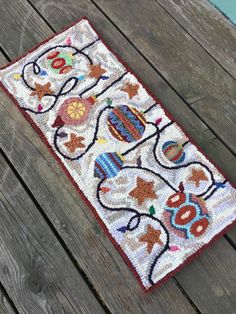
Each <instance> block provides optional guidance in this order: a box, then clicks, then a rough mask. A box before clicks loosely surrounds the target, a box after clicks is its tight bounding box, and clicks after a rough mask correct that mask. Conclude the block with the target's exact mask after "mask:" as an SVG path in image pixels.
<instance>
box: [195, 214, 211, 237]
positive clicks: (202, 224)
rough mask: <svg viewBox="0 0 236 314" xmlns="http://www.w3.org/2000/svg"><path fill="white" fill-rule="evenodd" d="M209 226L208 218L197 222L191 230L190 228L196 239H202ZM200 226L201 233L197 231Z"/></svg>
mask: <svg viewBox="0 0 236 314" xmlns="http://www.w3.org/2000/svg"><path fill="white" fill-rule="evenodd" d="M208 225H209V221H208V219H207V218H201V219H199V220H197V221H195V222H194V223H193V224H192V226H191V228H190V232H191V233H192V235H194V236H195V237H200V236H201V235H202V234H203V233H204V232H205V230H206V228H207V227H208ZM199 226H202V227H203V228H202V230H201V231H200V232H198V231H197V228H198V227H199Z"/></svg>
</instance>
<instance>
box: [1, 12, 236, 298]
mask: <svg viewBox="0 0 236 314" xmlns="http://www.w3.org/2000/svg"><path fill="white" fill-rule="evenodd" d="M82 20H87V21H88V23H89V24H90V26H91V27H92V29H93V30H94V32H95V33H96V34H97V36H98V37H99V39H100V40H101V42H102V43H103V44H104V45H105V46H106V47H107V49H108V50H109V51H110V52H111V53H113V54H114V55H115V57H116V58H117V59H118V61H119V62H120V63H121V64H122V65H123V66H124V67H125V68H126V69H127V71H129V72H130V73H132V74H133V75H134V76H135V78H136V79H137V80H138V82H139V83H140V84H141V85H142V86H143V88H144V89H145V90H146V92H147V93H148V94H149V95H150V96H151V97H152V98H153V99H154V100H155V102H156V103H158V104H160V105H161V107H162V109H163V110H164V112H165V114H166V116H167V117H168V118H169V119H171V120H172V121H175V122H176V123H177V124H178V126H179V127H180V128H181V130H182V132H183V133H184V134H185V136H186V137H188V138H189V140H190V141H191V142H192V144H194V145H195V146H196V147H197V149H198V150H199V151H200V152H201V153H202V154H203V155H204V156H205V157H206V159H208V161H210V162H211V163H212V164H213V165H214V167H215V168H216V169H217V170H218V171H219V172H220V173H221V174H222V175H223V176H224V177H225V178H226V179H227V176H226V175H225V174H224V172H223V171H222V170H221V169H220V167H219V166H217V165H215V163H214V161H213V160H212V159H211V158H209V157H208V156H207V155H206V154H205V152H203V151H202V149H201V148H200V147H199V146H198V144H197V143H196V142H195V140H193V139H192V137H191V136H189V135H188V134H187V133H186V132H185V130H184V128H183V127H182V125H181V124H179V122H178V121H176V119H175V118H174V117H173V116H172V115H171V114H170V113H169V112H168V111H167V110H166V108H165V106H164V105H163V103H162V102H161V101H160V100H159V99H158V98H157V97H156V96H155V95H154V94H153V93H152V92H151V91H150V90H149V89H148V88H147V86H146V85H145V84H144V83H143V82H142V80H140V79H139V78H138V77H137V76H136V75H135V73H134V72H133V71H132V70H131V69H130V68H129V66H128V65H127V64H126V63H125V62H124V61H123V60H122V59H121V58H120V56H119V55H118V54H117V53H115V52H114V51H113V50H112V49H111V48H110V47H109V46H108V45H107V43H106V42H105V41H104V39H103V37H102V36H101V35H100V34H98V32H97V31H96V29H95V27H94V26H93V24H92V23H91V22H90V20H89V19H88V18H87V17H86V16H83V17H81V18H80V19H78V20H77V21H76V22H73V23H71V24H70V25H69V26H67V27H65V28H63V29H62V30H61V31H59V32H57V33H54V34H53V35H52V36H50V37H49V38H47V39H46V40H44V41H42V42H40V43H39V44H37V45H36V46H34V47H33V48H32V49H30V50H29V51H28V52H27V53H25V54H23V55H22V56H20V57H19V58H16V59H15V60H13V61H11V62H10V63H8V64H6V65H4V66H3V67H0V70H3V69H5V68H7V67H8V66H10V65H12V64H13V63H15V62H17V61H19V60H20V59H22V58H24V57H26V56H27V55H28V54H30V53H32V52H33V51H34V50H36V49H37V48H39V47H40V46H41V45H43V44H45V43H47V42H48V41H49V40H51V39H53V38H54V37H55V36H57V35H59V34H61V33H63V32H64V31H66V30H67V29H69V28H70V27H72V26H74V25H76V24H77V23H79V22H80V21H82ZM0 87H1V88H2V90H3V91H4V92H5V93H6V94H7V95H8V96H9V97H10V98H11V100H12V101H13V102H14V104H15V105H16V107H17V108H18V109H19V111H20V112H21V113H22V114H23V116H24V117H25V118H26V120H27V121H28V122H29V123H30V124H31V126H32V127H33V128H34V130H35V131H36V132H37V133H38V135H39V137H40V138H41V139H42V141H43V142H44V143H45V144H46V146H47V147H48V149H49V151H50V153H51V154H52V156H53V157H54V158H55V159H56V160H57V162H58V163H59V164H60V166H61V167H62V169H63V171H64V172H65V174H66V175H67V177H68V178H69V180H70V182H71V183H72V184H73V186H74V187H75V189H76V190H77V191H78V192H79V194H80V196H81V198H82V199H83V201H84V202H85V203H86V204H87V205H88V207H89V208H90V209H91V210H92V212H93V214H94V216H95V218H96V219H97V221H98V222H99V224H100V225H101V227H102V229H103V231H104V233H105V234H106V235H107V236H108V238H109V239H110V241H111V242H112V244H113V245H114V247H115V248H116V250H117V251H118V252H119V253H120V255H121V256H122V258H123V259H124V261H125V263H126V264H127V265H128V267H129V268H130V270H131V271H132V272H133V274H134V276H135V277H136V279H137V281H138V283H139V284H140V286H141V288H142V289H143V290H144V292H150V291H152V290H153V289H155V288H156V287H158V286H160V285H161V284H163V283H164V282H166V281H167V280H168V279H170V278H171V277H173V276H174V275H175V274H176V273H177V272H178V271H180V270H181V269H182V268H183V267H184V266H185V265H187V264H189V263H190V262H191V261H192V260H193V259H194V258H195V257H197V256H198V255H199V254H200V253H201V252H202V251H204V250H205V249H206V248H207V247H208V246H210V245H211V244H212V243H213V242H214V241H216V240H217V239H219V238H220V237H222V236H223V235H224V234H225V233H226V232H228V231H229V230H230V229H231V228H232V227H233V226H234V225H235V224H236V219H235V220H234V221H233V222H232V223H231V224H230V225H228V226H226V227H225V228H224V229H223V230H221V231H220V232H219V233H218V234H216V235H215V236H214V237H213V238H212V239H211V240H210V241H209V242H208V243H206V244H204V245H203V246H202V247H201V248H200V249H199V250H198V251H196V252H195V253H193V254H192V255H191V256H189V257H188V258H187V259H186V260H185V261H184V262H183V263H182V264H181V265H179V266H178V267H177V268H176V269H174V270H173V271H171V272H170V273H168V274H167V275H166V276H165V277H164V278H162V279H161V280H159V281H158V282H157V283H156V284H154V285H153V286H152V287H150V288H146V287H145V286H144V285H143V283H142V281H141V279H140V276H139V274H138V272H137V271H136V269H135V268H134V266H133V265H132V263H131V262H130V260H129V258H128V256H127V255H126V254H125V252H124V251H123V249H122V248H121V246H120V245H119V244H118V243H117V242H116V240H115V239H114V238H113V236H112V235H111V233H110V232H109V230H108V229H107V227H106V225H105V223H104V222H103V221H102V219H101V218H100V216H99V215H98V213H97V211H96V209H95V208H94V207H93V205H92V204H91V203H90V201H89V200H88V199H87V197H86V196H85V195H84V193H83V191H82V190H80V188H79V186H78V185H77V183H76V182H75V181H74V179H73V177H72V176H71V174H70V173H69V171H68V170H67V169H66V167H65V165H64V164H63V163H62V161H61V159H60V158H59V157H58V156H57V154H56V152H55V151H54V150H53V149H52V147H51V145H50V144H49V142H48V141H47V139H46V137H45V135H44V134H43V132H42V131H41V130H40V128H39V127H38V126H37V125H36V124H35V122H34V121H33V120H32V118H31V117H30V115H29V114H28V113H27V112H26V111H24V110H22V109H21V107H20V105H19V103H18V102H17V100H16V99H15V98H14V96H13V95H12V94H11V93H10V92H8V90H7V89H6V88H5V86H4V85H3V84H2V82H0ZM227 181H228V182H229V183H230V184H231V185H232V186H233V187H234V188H235V189H236V184H233V183H231V182H230V180H228V179H227Z"/></svg>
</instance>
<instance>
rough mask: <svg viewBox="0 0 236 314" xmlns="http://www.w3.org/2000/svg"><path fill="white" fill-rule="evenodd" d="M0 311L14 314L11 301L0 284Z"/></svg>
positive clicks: (3, 313)
mask: <svg viewBox="0 0 236 314" xmlns="http://www.w3.org/2000/svg"><path fill="white" fill-rule="evenodd" d="M0 313H1V314H16V311H15V310H14V307H13V305H12V304H11V301H10V300H9V297H8V295H6V293H5V291H4V290H3V289H2V287H1V286H0Z"/></svg>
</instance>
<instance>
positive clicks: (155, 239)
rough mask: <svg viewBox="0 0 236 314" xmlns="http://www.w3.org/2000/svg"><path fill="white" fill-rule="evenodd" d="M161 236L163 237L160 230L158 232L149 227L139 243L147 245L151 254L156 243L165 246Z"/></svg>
mask: <svg viewBox="0 0 236 314" xmlns="http://www.w3.org/2000/svg"><path fill="white" fill-rule="evenodd" d="M160 236H161V231H160V230H156V229H154V228H153V227H152V226H151V225H148V226H147V232H146V233H145V234H144V235H143V236H142V237H141V238H139V242H146V243H147V251H148V253H149V254H150V253H151V252H152V249H153V247H154V245H155V244H156V243H157V244H160V245H163V242H162V241H161V239H160Z"/></svg>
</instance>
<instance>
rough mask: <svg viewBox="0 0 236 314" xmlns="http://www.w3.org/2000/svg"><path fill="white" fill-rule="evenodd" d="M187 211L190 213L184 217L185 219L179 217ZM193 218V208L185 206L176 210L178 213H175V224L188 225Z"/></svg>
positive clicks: (194, 213) (194, 211)
mask: <svg viewBox="0 0 236 314" xmlns="http://www.w3.org/2000/svg"><path fill="white" fill-rule="evenodd" d="M188 211H190V214H189V216H188V217H185V218H182V217H181V216H182V215H184V214H185V213H187V212H188ZM195 217H196V208H195V207H194V206H191V205H186V206H183V207H181V208H180V209H179V210H178V212H177V213H176V216H175V223H176V224H177V225H181V226H183V225H186V224H188V223H189V222H190V221H192V220H193V219H194V218H195Z"/></svg>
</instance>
